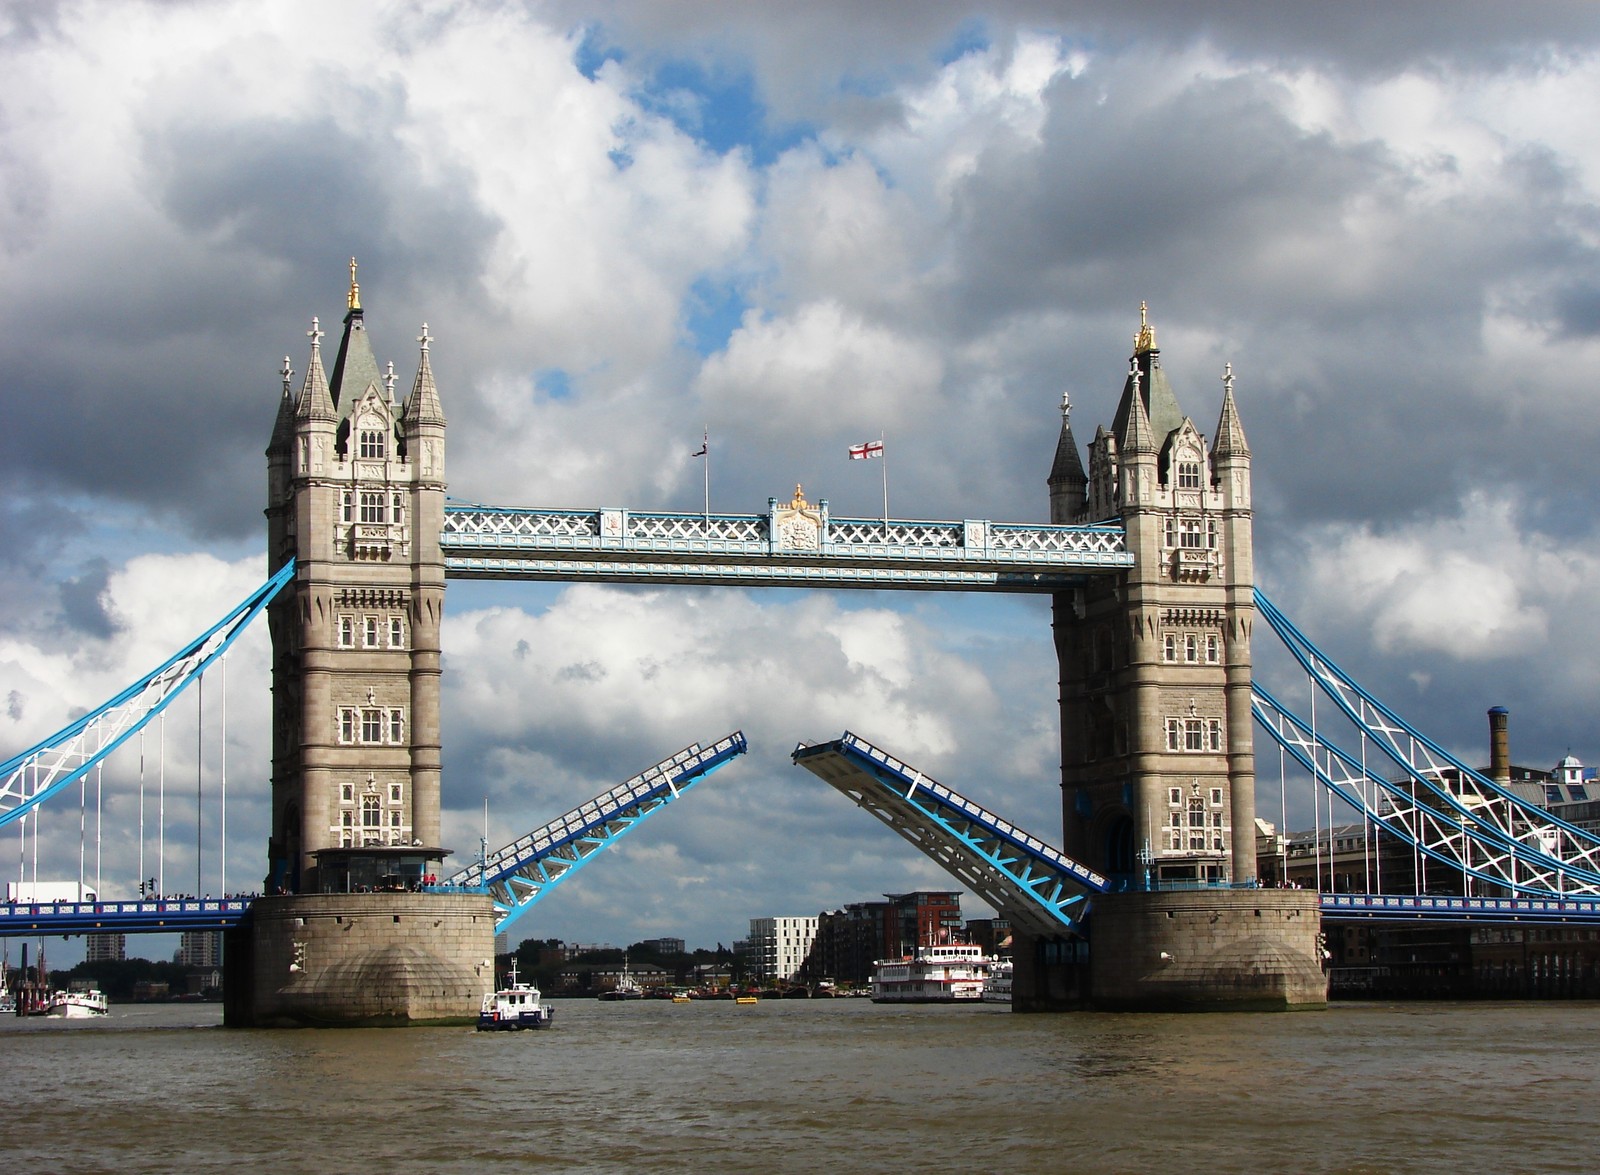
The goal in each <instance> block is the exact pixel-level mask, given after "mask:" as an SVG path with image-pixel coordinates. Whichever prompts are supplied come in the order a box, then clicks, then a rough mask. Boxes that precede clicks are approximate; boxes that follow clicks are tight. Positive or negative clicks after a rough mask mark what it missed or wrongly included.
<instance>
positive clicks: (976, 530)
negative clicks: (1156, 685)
mask: <svg viewBox="0 0 1600 1175" xmlns="http://www.w3.org/2000/svg"><path fill="white" fill-rule="evenodd" d="M440 547H441V549H442V550H443V552H444V557H445V573H446V575H448V576H449V577H450V578H452V579H536V580H559V581H562V582H574V581H579V580H587V581H598V582H602V583H672V584H724V585H737V586H748V587H758V586H765V587H855V588H915V589H921V590H937V589H943V590H961V591H995V592H1054V591H1060V590H1062V589H1063V588H1070V587H1074V586H1077V585H1080V584H1082V583H1083V581H1084V576H1086V575H1091V574H1104V573H1106V572H1112V571H1119V570H1123V569H1125V568H1128V567H1131V566H1133V555H1132V554H1131V553H1130V552H1129V551H1128V549H1127V544H1126V542H1125V541H1124V535H1123V531H1122V529H1121V528H1120V527H1117V526H1040V525H1020V524H1015V523H1001V522H989V521H986V520H974V519H968V520H965V521H961V522H926V521H901V520H895V519H890V520H887V521H885V520H884V519H860V518H832V517H830V516H829V515H828V510H827V503H825V502H823V503H819V504H817V505H812V504H811V503H809V502H806V501H805V500H804V499H803V498H796V500H794V501H792V502H789V503H787V504H779V503H778V502H777V501H776V499H773V500H772V501H771V502H770V504H769V508H768V510H767V512H766V513H765V514H688V513H676V514H674V513H660V512H645V511H634V510H622V509H600V510H538V509H534V510H519V509H507V508H504V507H493V506H476V505H473V506H469V505H464V504H461V503H450V504H447V505H446V507H445V516H444V533H443V534H442V535H441V536H440Z"/></svg>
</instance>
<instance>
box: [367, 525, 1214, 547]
mask: <svg viewBox="0 0 1600 1175" xmlns="http://www.w3.org/2000/svg"><path fill="white" fill-rule="evenodd" d="M363 521H365V519H363ZM1178 541H1179V542H1180V544H1181V545H1183V546H1185V547H1187V548H1189V549H1190V550H1195V551H1197V550H1199V549H1200V548H1201V546H1203V545H1204V539H1203V537H1202V531H1201V529H1200V520H1199V519H1198V518H1185V519H1184V520H1183V526H1182V530H1181V532H1180V533H1179V536H1178ZM1212 545H1213V546H1215V545H1216V544H1215V540H1214V539H1213V542H1212Z"/></svg>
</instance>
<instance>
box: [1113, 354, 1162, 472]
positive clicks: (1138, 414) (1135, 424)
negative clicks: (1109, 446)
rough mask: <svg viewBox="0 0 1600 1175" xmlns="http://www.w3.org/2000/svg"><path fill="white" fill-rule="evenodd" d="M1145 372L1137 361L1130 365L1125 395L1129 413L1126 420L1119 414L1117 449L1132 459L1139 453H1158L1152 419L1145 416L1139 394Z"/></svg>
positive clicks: (1125, 405) (1125, 403)
mask: <svg viewBox="0 0 1600 1175" xmlns="http://www.w3.org/2000/svg"><path fill="white" fill-rule="evenodd" d="M1142 376H1143V372H1141V371H1140V370H1139V364H1138V361H1137V359H1134V360H1130V361H1129V363H1128V384H1127V389H1126V391H1125V392H1124V393H1123V401H1122V403H1123V408H1125V409H1126V411H1127V416H1126V419H1124V418H1123V414H1122V412H1120V411H1119V412H1118V413H1117V417H1118V421H1117V423H1118V424H1119V425H1120V428H1119V429H1118V433H1117V448H1118V450H1120V451H1121V452H1122V453H1123V454H1124V455H1125V456H1129V457H1132V456H1134V455H1135V454H1137V453H1154V452H1156V436H1155V432H1154V431H1153V430H1152V429H1151V427H1150V417H1149V416H1147V415H1145V410H1144V397H1143V396H1141V395H1140V394H1139V384H1140V383H1141V382H1142Z"/></svg>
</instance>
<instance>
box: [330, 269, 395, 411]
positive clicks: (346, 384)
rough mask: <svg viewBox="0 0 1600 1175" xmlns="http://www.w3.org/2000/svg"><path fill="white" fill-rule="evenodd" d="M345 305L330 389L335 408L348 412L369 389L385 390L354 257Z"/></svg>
mask: <svg viewBox="0 0 1600 1175" xmlns="http://www.w3.org/2000/svg"><path fill="white" fill-rule="evenodd" d="M345 304H346V307H347V309H346V310H345V315H344V336H343V337H342V338H341V339H340V340H339V354H338V356H337V358H335V359H334V361H333V376H332V378H331V379H330V380H329V381H328V390H329V392H330V393H331V394H332V396H333V405H334V407H335V408H342V409H343V410H344V411H346V412H348V411H349V409H350V406H351V405H352V404H354V403H355V402H356V401H357V400H359V399H360V398H361V397H362V395H363V394H364V393H365V392H366V390H367V389H368V388H369V387H370V388H376V389H378V390H380V391H381V390H382V388H383V376H382V374H381V373H380V372H379V370H378V360H377V358H376V357H375V356H374V355H373V353H372V340H371V339H369V338H368V337H367V322H366V315H365V314H364V313H363V312H362V310H361V287H360V286H359V285H357V284H356V259H355V258H354V257H352V258H350V292H349V294H347V295H346V297H345Z"/></svg>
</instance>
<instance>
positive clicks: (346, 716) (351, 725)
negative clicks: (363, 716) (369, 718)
mask: <svg viewBox="0 0 1600 1175" xmlns="http://www.w3.org/2000/svg"><path fill="white" fill-rule="evenodd" d="M339 741H340V742H342V743H353V742H355V741H356V712H355V711H354V710H340V711H339Z"/></svg>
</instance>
